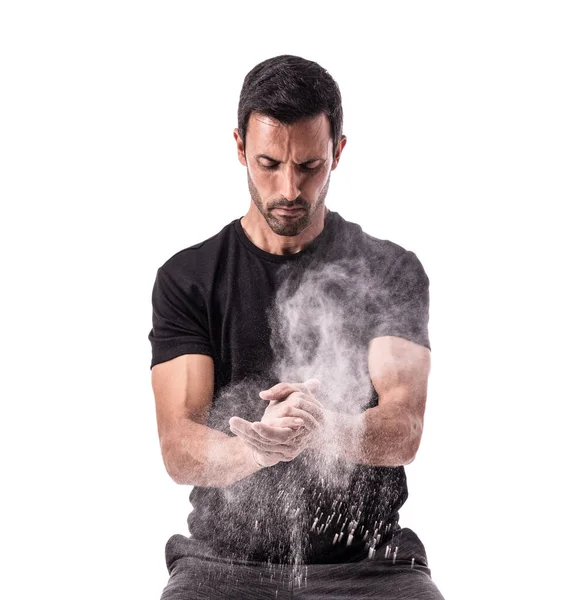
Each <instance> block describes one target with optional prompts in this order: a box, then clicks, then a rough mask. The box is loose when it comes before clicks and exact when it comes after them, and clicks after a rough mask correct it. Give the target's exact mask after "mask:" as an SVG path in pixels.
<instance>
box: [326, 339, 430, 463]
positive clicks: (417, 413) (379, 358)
mask: <svg viewBox="0 0 584 600" xmlns="http://www.w3.org/2000/svg"><path fill="white" fill-rule="evenodd" d="M368 362H369V375H370V377H371V381H372V383H373V386H374V387H375V390H376V391H377V394H378V396H379V403H378V406H376V407H374V408H370V409H368V410H366V411H365V412H364V413H362V414H361V415H358V416H350V415H343V414H340V413H331V412H328V413H327V416H328V422H329V425H328V426H327V427H326V428H325V429H324V430H323V432H322V437H321V440H320V442H319V443H318V447H319V448H320V449H321V450H322V451H324V452H334V453H338V454H340V455H341V456H343V457H344V458H346V460H349V461H351V462H356V463H361V464H367V465H376V466H399V465H405V464H408V463H410V462H412V461H413V460H414V457H415V456H416V452H417V450H418V447H419V445H420V440H421V437H422V428H423V424H424V411H425V407H426V391H427V384H428V375H429V372H430V351H429V350H428V349H427V348H425V347H423V346H420V345H418V344H415V343H413V342H410V341H408V340H405V339H403V338H399V337H392V336H386V337H379V338H375V339H373V340H372V341H371V342H370V344H369V359H368Z"/></svg>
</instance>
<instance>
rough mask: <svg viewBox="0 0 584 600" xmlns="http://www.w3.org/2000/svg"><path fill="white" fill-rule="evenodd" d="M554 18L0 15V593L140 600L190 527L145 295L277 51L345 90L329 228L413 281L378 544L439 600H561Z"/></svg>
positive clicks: (560, 263) (578, 335) (293, 11)
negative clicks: (409, 424) (410, 392)
mask: <svg viewBox="0 0 584 600" xmlns="http://www.w3.org/2000/svg"><path fill="white" fill-rule="evenodd" d="M207 4H208V3H207ZM579 5H580V3H578V2H561V1H555V2H538V1H531V2H517V1H510V0H508V1H506V2H494V1H491V2H468V1H465V2H463V1H461V2H452V1H448V2H386V3H384V8H383V11H381V9H380V8H379V7H380V6H381V3H379V4H378V3H373V2H365V1H361V2H358V3H351V4H350V5H347V7H343V5H342V4H341V3H337V2H315V3H314V4H311V3H310V2H294V3H274V2H272V3H265V4H264V3H261V2H256V3H245V4H243V5H242V4H237V5H235V4H234V5H233V6H232V5H229V4H227V3H223V4H217V5H215V8H202V6H200V5H198V4H197V3H195V2H147V1H142V2H128V1H126V2H124V1H117V2H104V1H102V2H36V3H34V2H25V1H17V0H13V1H12V2H10V1H7V2H4V3H2V7H1V8H0V61H1V62H0V65H1V66H0V85H1V87H2V89H1V94H0V104H1V107H0V108H1V110H0V152H1V154H0V161H1V162H0V186H1V187H0V194H1V200H2V212H1V214H2V219H1V234H2V235H1V242H0V243H1V244H2V247H1V253H0V256H1V258H0V259H1V261H2V295H1V301H2V310H1V316H2V342H3V343H2V346H1V347H2V349H1V352H2V362H1V365H2V387H1V388H0V390H1V392H0V393H1V397H2V409H3V410H2V414H3V419H2V436H1V438H0V439H1V444H2V447H1V454H0V455H1V459H2V483H3V485H2V490H3V491H2V496H1V498H2V510H1V511H0V518H1V523H0V526H1V532H2V535H1V542H0V543H1V544H2V558H1V564H0V570H1V571H2V573H3V575H2V578H1V583H0V596H2V597H3V598H11V599H17V598H37V597H46V598H62V599H69V598H71V599H73V598H75V599H77V598H84V599H85V600H91V599H94V598H95V599H98V598H99V599H101V598H115V599H118V598H119V599H124V600H125V599H128V598H141V599H144V600H157V599H158V598H159V597H160V593H161V591H162V588H163V587H164V585H165V584H166V582H167V579H168V573H167V572H166V567H165V564H164V544H165V543H166V540H167V539H168V537H170V535H172V534H173V533H184V534H187V525H186V517H187V515H188V513H189V511H190V509H191V506H190V504H189V502H188V494H189V491H190V488H189V487H187V486H179V485H177V484H175V483H173V482H172V480H171V479H170V478H169V477H168V475H167V474H166V472H165V470H164V466H163V464H162V460H161V456H160V451H159V447H158V438H157V431H156V421H155V412H154V398H153V395H152V392H151V388H150V370H149V362H150V346H149V343H148V340H147V334H148V332H149V330H150V327H151V305H150V295H151V291H152V284H153V282H154V276H155V273H156V269H157V267H158V266H160V265H161V264H162V263H163V262H164V261H165V260H166V259H167V258H168V257H170V256H171V255H172V254H174V253H175V252H177V251H178V250H180V249H182V248H184V247H186V246H189V245H191V244H194V243H196V242H198V241H202V240H203V239H206V238H207V237H210V236H211V235H213V234H215V233H216V232H218V231H219V230H220V229H221V228H222V227H223V226H224V225H225V224H227V223H228V222H229V221H231V220H233V219H235V218H238V217H240V216H242V215H243V214H244V213H245V212H246V210H247V207H248V203H249V196H248V194H247V185H246V178H245V169H244V168H243V167H242V166H241V165H240V164H239V163H238V161H237V159H236V152H235V143H234V141H233V138H232V130H233V128H234V127H235V126H236V124H237V123H236V115H237V102H238V96H239V91H240V88H241V84H242V82H243V78H244V76H245V74H246V73H247V72H248V71H249V70H250V69H251V68H252V67H253V66H254V65H255V64H257V63H258V62H260V61H262V60H264V59H265V58H268V57H270V56H275V55H277V54H284V53H285V54H297V55H300V56H303V57H305V58H309V59H312V60H316V61H317V62H319V63H320V64H321V65H322V66H324V67H325V68H326V69H328V70H329V71H330V73H331V74H332V75H333V77H334V78H335V79H336V80H337V82H338V83H339V86H340V88H341V92H342V94H343V100H344V111H345V127H344V132H345V134H346V135H347V137H348V143H347V146H346V148H345V152H344V154H343V157H342V160H341V162H340V165H339V168H338V169H337V171H335V172H334V173H333V177H332V180H331V186H330V190H329V197H328V200H327V203H328V206H329V207H330V208H331V209H332V210H335V211H338V212H339V213H340V214H341V215H342V216H343V217H344V218H346V219H348V220H352V221H355V222H358V223H359V224H361V225H362V227H363V228H364V230H365V231H367V232H369V233H371V234H372V235H375V236H376V237H382V238H388V239H391V240H393V241H395V242H397V243H399V244H401V245H403V246H405V247H407V248H408V249H411V250H414V251H415V252H416V254H417V255H418V256H419V257H420V259H421V260H422V262H423V264H424V266H425V267H426V270H427V272H428V275H429V277H430V280H431V302H432V304H431V331H430V333H431V340H432V345H433V370H432V375H431V384H430V394H429V399H428V407H427V417H426V429H425V433H424V439H423V442H422V447H421V449H420V451H419V453H418V457H417V458H416V461H415V462H414V463H413V464H412V465H410V466H409V467H408V468H407V472H408V474H409V481H410V499H409V500H408V502H407V503H406V506H405V507H404V510H403V511H402V524H403V525H404V526H409V527H411V528H412V529H414V530H415V531H416V532H417V533H418V534H419V535H420V537H421V538H422V540H423V541H424V543H425V545H426V549H427V551H428V556H429V559H430V564H431V567H432V570H433V575H434V579H435V581H436V582H437V584H438V585H439V587H440V588H441V590H442V591H443V593H444V595H445V597H446V598H447V599H448V600H456V599H460V600H463V599H464V600H466V599H468V598H473V599H474V600H481V599H485V600H486V599H489V600H490V599H492V598H504V599H506V598H509V599H517V598H568V597H569V598H576V597H584V594H583V593H582V589H581V583H580V577H579V576H578V573H579V572H581V568H582V565H581V559H582V551H581V548H582V533H583V528H582V517H581V506H582V503H583V498H582V496H581V495H580V497H578V489H579V487H580V486H581V480H582V447H581V445H579V440H578V438H579V435H580V430H581V416H582V408H581V407H582V400H583V394H582V389H581V371H582V350H581V348H582V335H583V333H584V331H583V327H582V305H583V297H582V290H581V280H582V271H583V268H582V260H581V259H582V244H581V238H582V233H581V230H582V220H581V217H578V216H577V215H578V214H580V213H579V211H580V210H581V209H582V205H583V203H584V202H583V201H584V193H583V164H584V163H583V159H584V141H583V140H584V119H583V112H584V111H583V107H584V90H583V72H584V71H583V60H582V57H583V56H584V45H583V41H582V39H583V35H582V31H583V30H584V21H583V18H582V11H581V10H580V8H579Z"/></svg>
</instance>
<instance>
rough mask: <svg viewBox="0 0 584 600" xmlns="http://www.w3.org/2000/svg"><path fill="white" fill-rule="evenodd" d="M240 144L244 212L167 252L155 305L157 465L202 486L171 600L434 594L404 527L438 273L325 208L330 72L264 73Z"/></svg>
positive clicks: (337, 130)
mask: <svg viewBox="0 0 584 600" xmlns="http://www.w3.org/2000/svg"><path fill="white" fill-rule="evenodd" d="M234 137H235V141H236V144H237V153H238V158H239V161H240V163H241V164H242V165H244V166H245V167H246V168H247V177H248V186H249V191H250V195H251V203H250V208H249V210H248V212H247V214H246V215H245V216H244V217H242V218H241V219H237V220H234V221H232V222H231V223H229V224H228V225H227V226H226V227H224V228H223V229H222V231H220V232H219V233H218V234H217V235H215V236H213V237H211V238H209V239H208V240H205V241H204V242H201V243H199V244H195V245H194V246H191V247H189V248H185V249H184V250H182V251H180V252H178V253H176V254H175V255H174V256H172V257H171V258H170V259H169V260H168V261H167V262H166V263H164V265H162V266H161V267H160V268H159V269H158V272H157V276H156V281H155V284H154V290H153V296H152V300H153V327H152V330H151V331H150V334H149V339H150V341H151V343H152V352H153V356H152V364H151V368H152V385H153V390H154V395H155V399H156V415H157V422H158V432H159V436H160V444H161V450H162V456H163V460H164V464H165V466H166V469H167V471H168V473H169V475H170V476H171V477H172V478H173V480H174V481H176V482H177V483H179V484H184V485H190V486H193V489H192V491H191V494H190V498H189V499H190V501H191V503H192V505H193V510H192V512H191V513H190V515H189V517H188V526H189V531H190V533H191V536H190V537H189V538H187V537H186V536H183V535H179V534H177V535H174V536H172V537H171V538H170V539H169V540H168V542H167V545H166V562H167V566H168V571H169V574H170V580H169V582H168V585H167V586H166V587H165V589H164V592H163V594H162V599H163V600H170V599H178V598H182V599H186V598H274V597H277V598H288V597H290V598H291V597H294V598H320V597H345V595H350V596H351V597H354V598H428V599H434V598H442V596H441V594H440V592H439V591H438V590H437V588H436V586H435V585H434V583H433V582H432V580H431V578H430V571H429V569H428V566H427V561H426V555H425V551H424V547H423V545H422V543H421V542H420V540H419V539H418V538H417V536H416V535H415V534H414V532H413V531H411V530H410V529H405V528H401V527H400V525H399V523H398V510H399V508H400V507H401V506H402V505H403V503H404V502H405V499H406V497H407V486H406V479H405V473H404V469H403V465H405V464H407V463H409V462H411V461H412V460H413V458H414V456H415V454H416V451H417V449H418V446H419V443H420V437H421V433H422V425H423V417H424V409H425V402H426V388H427V378H428V373H429V365H430V358H429V348H430V345H429V341H428V335H427V324H428V278H427V277H426V274H425V272H424V270H423V268H422V266H421V264H420V262H419V261H418V259H417V258H416V256H415V255H414V254H413V253H412V252H408V251H406V250H404V249H403V248H401V247H400V246H398V245H396V244H393V243H392V242H389V241H384V240H378V239H376V238H373V237H371V236H369V235H367V234H365V233H364V232H363V231H362V230H361V228H360V227H359V226H358V225H356V224H353V223H349V222H347V221H345V220H344V219H343V218H342V217H341V216H340V215H339V214H338V213H335V212H333V211H330V210H328V209H327V208H326V206H325V198H326V195H327V191H328V187H329V181H330V176H331V172H332V171H333V170H334V169H336V167H337V165H338V163H339V160H340V157H341V154H342V152H343V148H344V147H345V144H346V137H345V136H344V135H343V134H342V108H341V96H340V92H339V89H338V86H337V85H336V83H335V81H334V80H333V79H332V77H331V76H330V75H329V73H328V72H327V71H325V70H324V69H323V68H322V67H320V66H319V65H318V64H316V63H314V62H311V61H307V60H304V59H302V58H299V57H295V56H278V57H275V58H272V59H269V60H266V61H264V62H262V63H260V64H259V65H257V66H256V67H255V68H254V69H252V70H251V71H250V73H248V75H247V76H246V78H245V81H244V84H243V87H242V90H241V96H240V101H239V110H238V128H237V129H236V130H235V131H234ZM360 201H362V200H361V199H360Z"/></svg>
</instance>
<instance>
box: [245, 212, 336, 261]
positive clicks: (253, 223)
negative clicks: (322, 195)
mask: <svg viewBox="0 0 584 600" xmlns="http://www.w3.org/2000/svg"><path fill="white" fill-rule="evenodd" d="M328 212H329V210H328V208H327V207H326V206H324V205H323V207H322V209H320V210H319V211H318V212H317V213H316V214H315V215H314V217H313V219H312V221H311V222H310V223H309V224H308V226H307V227H306V229H304V231H301V232H300V233H299V234H298V235H294V236H287V235H278V234H277V233H274V232H273V231H272V229H271V227H270V226H269V225H268V224H267V223H266V220H265V219H264V217H263V215H262V214H261V213H260V211H259V210H258V209H257V207H256V205H255V204H254V203H253V202H252V203H251V206H250V208H249V210H248V211H247V214H246V215H245V216H244V217H242V219H241V226H242V228H243V231H244V232H245V234H246V235H247V237H248V238H249V239H250V241H251V242H252V243H253V244H254V245H256V246H257V247H258V248H260V249H261V250H263V251H264V252H269V253H270V254H296V253H297V252H300V251H301V250H304V248H306V247H307V246H309V245H310V243H311V242H312V241H313V240H314V239H315V238H316V237H317V236H318V235H320V233H321V232H322V230H323V229H324V220H325V217H326V215H327V214H328Z"/></svg>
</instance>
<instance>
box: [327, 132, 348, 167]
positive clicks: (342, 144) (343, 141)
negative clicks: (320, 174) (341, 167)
mask: <svg viewBox="0 0 584 600" xmlns="http://www.w3.org/2000/svg"><path fill="white" fill-rule="evenodd" d="M346 143H347V136H346V135H342V136H341V139H340V140H339V143H338V144H337V150H336V152H335V156H334V158H333V164H332V167H331V171H334V170H335V169H336V168H337V165H338V164H339V160H340V159H341V153H342V152H343V148H344V147H345V144H346Z"/></svg>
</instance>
